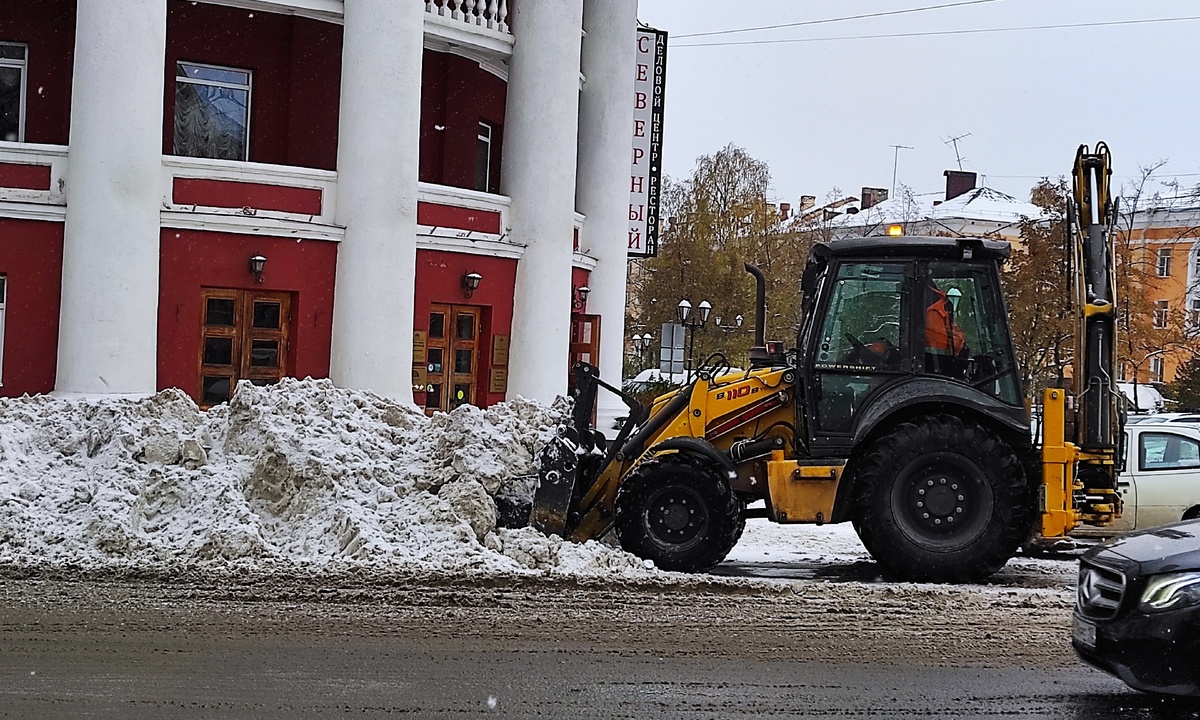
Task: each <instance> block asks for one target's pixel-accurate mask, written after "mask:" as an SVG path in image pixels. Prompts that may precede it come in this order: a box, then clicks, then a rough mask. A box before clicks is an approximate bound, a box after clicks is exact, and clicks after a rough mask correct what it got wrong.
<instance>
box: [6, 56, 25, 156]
mask: <svg viewBox="0 0 1200 720" xmlns="http://www.w3.org/2000/svg"><path fill="white" fill-rule="evenodd" d="M23 95H24V93H23V92H22V91H21V68H15V67H0V140H4V141H5V142H18V141H19V140H20V132H21V102H22V100H23V97H22V96H23Z"/></svg>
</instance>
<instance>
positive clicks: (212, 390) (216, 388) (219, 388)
mask: <svg viewBox="0 0 1200 720" xmlns="http://www.w3.org/2000/svg"><path fill="white" fill-rule="evenodd" d="M229 386H230V378H227V377H205V378H204V386H203V389H202V391H201V393H200V402H201V404H203V405H215V404H217V403H222V402H225V401H226V400H228V399H229Z"/></svg>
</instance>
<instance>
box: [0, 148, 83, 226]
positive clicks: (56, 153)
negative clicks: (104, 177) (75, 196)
mask: <svg viewBox="0 0 1200 720" xmlns="http://www.w3.org/2000/svg"><path fill="white" fill-rule="evenodd" d="M0 166H6V170H5V171H4V172H0V202H5V203H22V204H25V203H28V204H30V205H42V206H46V205H57V206H63V205H66V204H67V192H66V190H67V147H66V146H65V145H39V144H36V143H15V142H0ZM10 175H11V176H13V178H14V182H13V184H15V185H23V186H28V185H34V186H35V187H5V186H4V181H3V178H4V177H8V176H10ZM46 175H48V181H47V182H45V183H42V182H41V179H42V178H43V177H45V176H46ZM18 176H20V177H18ZM34 177H36V178H37V179H38V181H37V182H28V181H29V180H31V179H33V178H34ZM43 185H44V187H43ZM59 212H61V210H59Z"/></svg>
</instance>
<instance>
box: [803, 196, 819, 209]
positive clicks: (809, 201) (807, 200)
mask: <svg viewBox="0 0 1200 720" xmlns="http://www.w3.org/2000/svg"><path fill="white" fill-rule="evenodd" d="M816 204H817V196H816V195H801V196H800V212H804V211H805V210H808V209H809V208H811V207H812V206H813V205H816Z"/></svg>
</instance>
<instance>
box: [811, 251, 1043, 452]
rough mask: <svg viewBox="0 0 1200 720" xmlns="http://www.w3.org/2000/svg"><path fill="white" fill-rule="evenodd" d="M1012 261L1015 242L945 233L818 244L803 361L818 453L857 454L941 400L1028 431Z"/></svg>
mask: <svg viewBox="0 0 1200 720" xmlns="http://www.w3.org/2000/svg"><path fill="white" fill-rule="evenodd" d="M1008 254H1009V245H1008V243H1004V242H994V241H984V240H978V239H961V238H941V237H899V238H895V237H871V238H854V239H847V240H836V241H831V242H828V243H822V244H818V245H817V246H816V247H815V248H814V249H813V252H812V255H811V257H810V259H809V264H808V268H807V270H806V271H805V274H804V278H803V291H804V313H803V315H804V318H805V320H804V324H803V326H802V327H801V330H800V337H799V347H800V352H799V353H798V356H799V364H800V368H799V369H800V372H801V376H802V377H801V381H802V385H803V393H804V396H805V397H804V401H803V402H802V403H800V405H799V406H800V408H801V414H802V415H803V416H804V417H802V418H801V420H802V422H803V424H804V426H805V427H806V429H807V433H806V434H807V436H808V437H807V440H808V444H809V450H810V452H811V453H812V454H813V455H814V456H817V457H820V456H825V455H828V456H838V455H845V454H846V453H847V452H848V451H849V450H850V449H851V448H852V447H853V446H855V445H857V444H858V442H859V441H860V440H862V439H863V438H865V437H866V436H867V435H868V434H869V433H870V432H871V430H872V429H873V428H875V427H876V426H878V425H880V423H883V422H887V421H889V419H890V420H891V421H894V420H896V419H898V418H897V413H906V412H907V413H916V412H926V411H927V410H928V406H929V405H930V404H931V403H933V404H937V405H940V406H942V407H943V408H944V409H946V410H950V411H952V412H956V414H962V413H969V414H974V415H977V416H979V417H980V419H981V420H985V421H986V422H988V424H993V423H994V422H999V423H1000V424H1001V425H1003V426H1006V427H1008V428H1010V429H1011V430H1013V431H1014V432H1019V431H1022V429H1024V430H1023V431H1024V432H1025V433H1026V434H1027V433H1028V427H1029V424H1028V419H1027V416H1026V412H1025V408H1024V405H1023V403H1022V401H1021V398H1022V393H1021V388H1020V380H1019V377H1018V374H1017V365H1016V359H1015V357H1014V355H1013V348H1012V340H1011V337H1010V335H1009V329H1008V321H1007V310H1006V308H1005V305H1004V298H1003V293H1002V288H1001V284H1000V265H1001V263H1002V262H1003V260H1004V259H1005V258H1006V257H1008ZM951 406H954V407H951Z"/></svg>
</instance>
